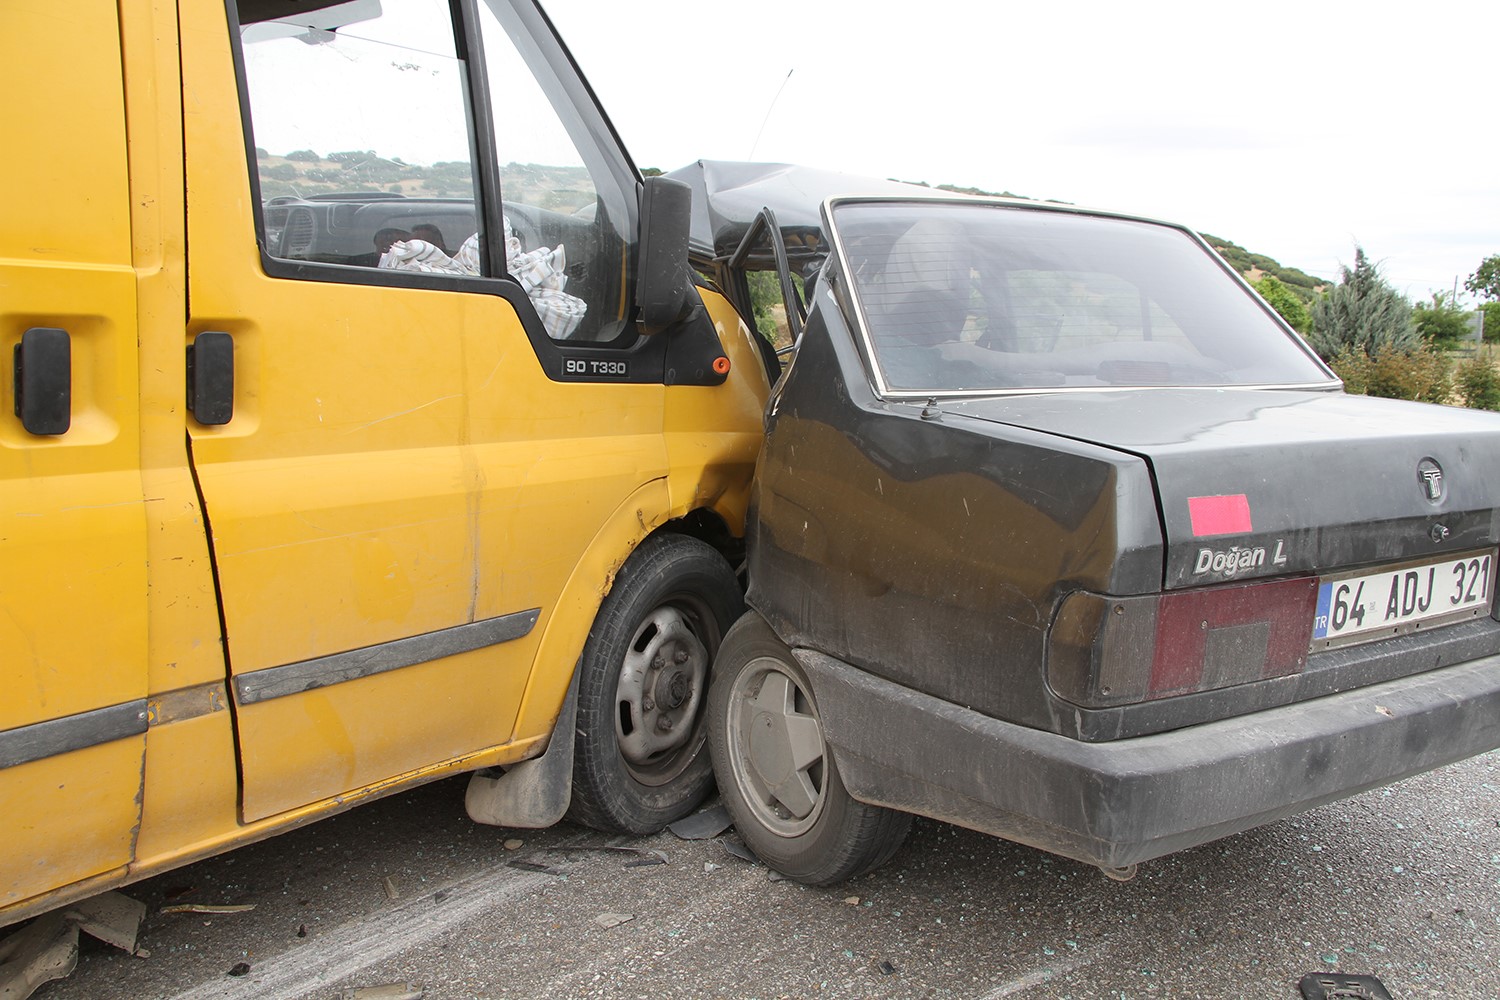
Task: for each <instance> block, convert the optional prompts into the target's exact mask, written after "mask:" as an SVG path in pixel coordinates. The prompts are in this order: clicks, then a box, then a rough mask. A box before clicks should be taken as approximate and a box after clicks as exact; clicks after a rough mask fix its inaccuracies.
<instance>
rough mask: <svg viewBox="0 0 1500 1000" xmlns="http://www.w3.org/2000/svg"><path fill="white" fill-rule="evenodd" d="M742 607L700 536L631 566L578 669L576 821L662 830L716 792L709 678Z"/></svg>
mask: <svg viewBox="0 0 1500 1000" xmlns="http://www.w3.org/2000/svg"><path fill="white" fill-rule="evenodd" d="M744 608H745V601H744V595H743V594H742V592H741V590H740V586H739V582H738V581H737V580H736V579H735V576H734V571H733V570H732V569H730V567H729V563H728V562H726V561H725V559H724V557H723V556H722V555H720V554H719V552H718V551H717V550H716V549H714V548H713V547H712V546H710V545H708V544H706V543H704V542H702V541H699V540H698V539H696V538H692V537H690V536H687V535H677V534H661V535H655V536H653V537H651V538H648V539H647V540H646V541H645V542H643V543H642V544H641V546H640V548H638V549H637V550H636V551H635V553H634V554H633V555H632V556H631V557H630V558H629V559H628V560H627V561H626V563H625V565H624V567H622V568H621V570H620V572H619V574H618V575H617V576H616V577H615V580H614V585H613V586H612V587H611V588H610V592H609V594H608V595H606V596H605V598H604V602H603V603H602V604H601V605H600V607H599V614H598V616H597V617H596V618H595V619H594V627H593V628H592V629H590V631H589V637H588V641H587V642H586V643H585V645H584V650H583V658H582V660H581V661H580V663H579V670H580V671H581V674H580V676H579V685H578V720H577V726H576V738H575V744H574V755H573V800H572V804H571V806H570V807H569V809H568V818H569V819H571V820H573V821H574V822H577V823H582V824H584V825H585V826H591V827H593V828H594V829H596V830H603V831H605V832H609V833H631V834H637V835H640V834H649V833H655V832H656V831H658V830H660V829H662V827H664V826H666V825H667V824H668V823H671V822H673V821H674V820H678V819H681V818H682V817H683V816H686V815H687V814H688V813H689V812H691V811H692V810H693V808H694V807H695V806H697V805H698V803H700V802H702V801H703V799H704V798H705V797H706V796H707V795H708V792H709V790H710V789H711V788H712V787H713V767H712V765H711V764H710V763H709V758H708V750H707V740H706V736H705V727H704V720H705V718H706V712H705V706H706V704H707V702H708V686H709V676H710V669H711V667H712V664H713V658H714V655H715V654H716V653H717V652H718V649H719V643H720V641H721V640H722V639H723V637H724V633H725V632H727V631H728V630H729V626H730V625H732V624H733V623H734V621H735V619H736V618H737V617H738V616H739V615H740V614H741V613H742V612H743V611H744Z"/></svg>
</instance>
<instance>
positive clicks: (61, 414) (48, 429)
mask: <svg viewBox="0 0 1500 1000" xmlns="http://www.w3.org/2000/svg"><path fill="white" fill-rule="evenodd" d="M13 363H14V365H15V395H16V416H18V417H20V418H21V426H22V427H24V428H26V430H27V431H28V432H29V433H31V434H36V435H38V436H52V435H58V434H66V433H68V428H69V427H70V426H72V422H73V416H72V411H73V341H72V339H71V338H70V337H69V336H68V331H67V330H58V329H55V328H52V327H44V326H34V327H32V328H31V329H30V330H27V331H26V332H25V333H23V334H21V342H20V343H19V344H17V345H16V349H15V354H14V362H13Z"/></svg>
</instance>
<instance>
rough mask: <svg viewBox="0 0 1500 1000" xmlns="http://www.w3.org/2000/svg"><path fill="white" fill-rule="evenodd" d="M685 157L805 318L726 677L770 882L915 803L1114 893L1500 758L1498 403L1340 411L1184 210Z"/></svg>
mask: <svg viewBox="0 0 1500 1000" xmlns="http://www.w3.org/2000/svg"><path fill="white" fill-rule="evenodd" d="M680 173H681V172H680ZM686 173H687V174H688V176H686V178H685V179H687V180H688V181H689V183H690V184H693V185H694V186H695V188H696V189H697V192H698V195H699V205H698V207H697V208H696V209H695V211H696V212H697V213H698V220H699V221H701V222H703V226H702V228H701V229H700V231H699V233H698V238H697V241H696V250H697V264H698V266H699V269H700V270H703V271H705V272H707V273H709V274H711V275H713V276H714V277H716V278H717V279H718V280H719V281H720V282H721V283H723V284H725V285H726V286H728V287H729V288H730V289H731V290H732V291H734V292H735V293H736V294H738V295H739V296H740V297H741V298H742V299H743V298H744V296H745V294H746V289H747V287H748V285H747V281H748V280H751V279H749V278H748V276H747V275H746V274H745V273H744V272H745V271H746V270H747V269H751V268H753V267H756V266H761V267H768V268H771V269H772V271H773V272H775V273H777V280H778V281H779V283H780V285H781V287H782V289H783V290H784V293H785V303H784V305H785V309H786V310H787V316H788V319H789V322H790V323H791V324H792V326H793V328H794V332H796V333H797V334H798V337H797V342H796V346H795V349H794V350H793V351H792V352H791V353H790V354H789V355H788V357H787V364H786V368H785V371H784V372H783V373H782V375H781V378H780V381H779V383H778V384H777V386H776V388H775V391H774V393H773V397H772V400H771V403H770V405H769V408H768V411H767V414H766V435H765V443H764V446H763V449H762V452H761V456H760V464H759V468H758V471H757V474H756V476H757V478H756V483H755V489H754V494H753V500H752V504H753V506H752V510H751V528H750V535H749V551H748V562H747V565H748V574H749V577H748V578H749V591H748V604H749V606H750V607H751V609H752V610H751V611H750V613H749V614H747V615H746V617H745V618H743V619H741V620H740V622H739V623H738V624H737V625H736V626H735V627H734V629H733V630H732V631H731V632H730V634H729V635H728V636H727V637H726V639H725V641H724V643H723V645H722V647H721V649H720V651H719V654H718V658H717V661H716V664H715V667H714V672H713V680H712V687H711V691H710V696H709V713H710V714H709V721H708V725H709V741H710V748H711V751H712V754H713V758H714V767H715V771H716V774H717V776H718V780H719V787H720V791H721V793H722V795H723V797H724V799H725V801H726V803H727V805H728V807H729V809H730V811H731V813H732V815H733V817H734V820H735V822H736V825H737V827H738V829H739V831H740V833H741V835H742V836H743V837H744V839H745V841H746V842H747V844H749V846H750V847H752V848H753V849H754V850H755V851H756V853H757V854H759V855H760V857H761V858H762V859H763V860H764V861H766V862H767V863H768V864H770V865H771V866H772V867H774V868H777V869H779V870H780V871H782V872H784V873H785V874H787V875H788V876H791V877H793V878H796V879H799V880H801V881H804V882H809V883H817V884H824V883H829V882H834V881H838V880H840V879H844V878H848V877H850V876H852V875H855V874H858V873H860V872H863V871H866V870H869V869H870V868H872V867H874V866H876V865H878V864H880V863H882V862H883V861H884V860H886V859H887V858H888V857H890V855H891V854H892V853H893V852H894V851H895V849H896V848H897V847H898V846H899V844H900V842H901V840H902V838H903V837H904V836H905V833H906V830H907V828H908V826H909V824H910V816H911V814H920V815H925V816H931V817H936V818H938V819H941V820H945V821H948V822H952V823H957V824H960V825H963V826H966V827H971V828H973V829H976V830H981V831H984V832H987V833H991V834H994V835H996V836H1000V837H1005V838H1008V839H1010V840H1014V841H1018V842H1021V843H1024V844H1029V845H1032V846H1035V847H1038V848H1041V849H1043V850H1047V851H1052V852H1056V853H1058V854H1061V855H1064V856H1067V857H1071V858H1075V859H1078V860H1081V861H1085V862H1088V863H1092V864H1095V865H1098V866H1100V867H1102V868H1104V869H1105V870H1106V871H1107V872H1113V873H1115V874H1117V875H1119V876H1122V877H1123V876H1127V875H1128V874H1129V873H1131V872H1132V871H1133V870H1134V866H1135V865H1136V864H1137V863H1139V862H1142V861H1147V860H1150V859H1152V858H1156V857H1160V856H1162V855H1164V854H1167V853H1170V852H1173V851H1177V850H1181V849H1183V848H1188V847H1192V846H1194V845H1197V844H1201V843H1204V842H1206V841H1210V840H1213V839H1215V838H1218V837H1223V836H1226V835H1228V834H1232V833H1235V832H1238V831H1242V830H1245V829H1248V828H1250V827H1253V826H1256V825H1259V824H1262V823H1266V822H1270V821H1273V820H1276V819H1279V818H1282V817H1285V816H1288V815H1291V814H1293V813H1296V812H1298V811H1301V810H1304V809H1308V808H1311V807H1313V806H1317V805H1319V804H1322V803H1327V802H1330V801H1333V800H1336V799H1339V798H1342V797H1345V796H1348V795H1352V794H1354V793H1356V792H1359V791H1361V790H1364V789H1368V788H1371V787H1374V786H1378V785H1381V784H1385V783H1388V782H1392V781H1396V780H1398V779H1401V778H1403V777H1406V776H1409V775H1412V774H1416V773H1418V772H1421V771H1425V770H1428V769H1431V768H1434V767H1438V766H1441V765H1443V764H1447V763H1449V762H1452V761H1455V760H1458V759H1461V758H1463V757H1466V756H1469V755H1471V754H1475V753H1480V752H1483V751H1487V750H1490V749H1493V748H1495V747H1496V746H1500V617H1497V610H1496V600H1495V580H1496V548H1497V543H1500V508H1497V503H1500V416H1496V415H1495V414H1489V413H1480V412H1472V411H1467V410H1462V409H1456V408H1450V407H1442V406H1430V405H1422V404H1416V403H1407V402H1402V401H1394V400H1385V399H1373V398H1366V397H1359V396H1350V395H1346V394H1345V393H1344V392H1343V391H1342V387H1341V385H1340V383H1339V381H1338V379H1337V378H1336V377H1335V376H1334V375H1333V373H1332V372H1330V371H1329V369H1328V368H1326V367H1325V366H1324V365H1323V364H1322V363H1321V362H1320V361H1319V360H1318V358H1317V357H1316V356H1315V355H1314V354H1313V353H1312V352H1311V351H1310V350H1309V349H1308V348H1307V346H1306V345H1305V344H1304V343H1303V342H1302V341H1301V339H1300V338H1299V337H1298V336H1297V335H1296V333H1294V332H1293V331H1292V330H1290V329H1289V328H1288V327H1287V326H1286V325H1285V324H1284V323H1283V322H1281V320H1280V319H1279V318H1278V316H1277V315H1276V313H1275V312H1273V311H1272V310H1271V309H1270V308H1269V307H1267V305H1266V304H1265V303H1264V302H1263V301H1262V300H1261V299H1260V298H1259V297H1258V296H1257V295H1256V294H1255V293H1254V291H1253V290H1251V289H1250V288H1249V287H1248V286H1247V285H1246V284H1245V283H1244V282H1243V281H1242V280H1241V279H1240V278H1239V277H1238V276H1237V275H1236V274H1235V273H1234V272H1233V271H1232V270H1230V269H1229V268H1228V267H1227V266H1226V265H1225V264H1224V263H1223V261H1221V260H1220V259H1219V258H1218V257H1217V256H1216V255H1215V254H1214V252H1213V251H1212V250H1211V249H1210V248H1209V247H1208V246H1207V245H1206V244H1205V243H1204V242H1203V241H1202V239H1200V238H1199V237H1198V236H1196V235H1194V234H1193V233H1192V232H1190V231H1188V230H1186V229H1182V228H1180V227H1176V226H1172V225H1166V224H1163V223H1160V222H1154V221H1149V220H1144V219H1138V218H1131V217H1124V216H1119V215H1112V214H1107V213H1099V212H1091V211H1083V210H1079V209H1076V208H1073V207H1069V206H1061V205H1052V204H1041V203H1029V202H1018V201H1005V200H982V199H972V198H957V197H946V198H945V197H933V196H932V195H931V194H929V193H924V192H920V191H917V192H913V193H903V192H900V191H896V190H894V189H887V188H883V189H882V190H881V191H880V192H879V193H877V194H873V195H850V196H834V197H824V195H826V194H829V193H831V192H836V186H835V185H834V182H833V181H832V180H831V179H830V178H829V177H828V176H827V175H811V176H809V175H807V174H806V173H805V172H799V171H797V170H795V169H793V168H766V167H764V166H760V165H756V166H751V165H724V164H711V163H710V164H698V165H695V167H694V168H690V169H689V171H687V172H686ZM757 201H761V202H763V204H764V207H765V208H766V211H764V212H759V213H756V212H751V211H747V210H746V206H747V205H753V204H754V203H755V202H757ZM814 206H816V212H814V211H813V208H814Z"/></svg>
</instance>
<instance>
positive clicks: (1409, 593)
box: [1313, 549, 1495, 649]
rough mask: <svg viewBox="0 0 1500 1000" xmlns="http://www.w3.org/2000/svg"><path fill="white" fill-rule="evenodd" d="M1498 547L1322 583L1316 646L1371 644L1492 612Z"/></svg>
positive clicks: (1318, 647)
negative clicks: (1353, 643)
mask: <svg viewBox="0 0 1500 1000" xmlns="http://www.w3.org/2000/svg"><path fill="white" fill-rule="evenodd" d="M1494 579H1495V551H1494V550H1493V549H1491V550H1490V551H1488V552H1470V553H1468V554H1466V555H1462V556H1449V557H1447V558H1444V559H1436V560H1424V561H1422V562H1419V563H1404V564H1402V565H1400V566H1391V567H1387V568H1385V569H1379V570H1374V571H1372V572H1364V573H1358V574H1350V575H1341V576H1335V577H1325V578H1324V579H1322V580H1320V581H1319V583H1318V610H1317V612H1316V613H1315V614H1314V617H1313V648H1314V649H1324V648H1327V647H1329V646H1338V645H1343V644H1345V643H1351V642H1369V641H1371V640H1372V639H1384V638H1386V637H1387V636H1392V635H1402V634H1404V633H1406V632H1415V631H1417V630H1418V629H1424V628H1432V627H1433V626H1435V625H1443V624H1447V623H1448V622H1454V621H1464V620H1467V619H1471V618H1479V617H1481V616H1482V615H1485V614H1488V613H1489V610H1490V606H1491V604H1492V603H1493V600H1494V596H1493V595H1494Z"/></svg>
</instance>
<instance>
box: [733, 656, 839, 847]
mask: <svg viewBox="0 0 1500 1000" xmlns="http://www.w3.org/2000/svg"><path fill="white" fill-rule="evenodd" d="M727 714H728V718H727V719H726V720H725V721H726V725H727V732H726V734H725V735H726V736H727V737H728V738H727V740H726V741H725V742H726V743H727V745H728V748H729V762H730V766H731V769H732V771H733V774H734V780H735V782H736V783H737V784H738V785H739V787H740V791H741V792H742V793H743V794H744V797H745V800H746V801H747V802H748V803H749V805H750V808H751V809H752V810H753V811H754V812H755V818H756V819H757V820H758V821H759V822H760V823H761V824H762V825H763V826H765V828H766V829H768V830H770V831H771V832H772V833H775V834H776V835H778V836H781V837H797V836H800V835H802V834H804V833H806V832H807V831H808V830H809V829H811V828H812V826H813V824H814V823H816V822H817V821H818V817H819V816H821V815H822V814H823V806H824V804H825V802H826V800H827V796H826V794H825V780H826V761H827V753H828V749H827V744H826V743H825V742H824V740H823V724H822V723H821V722H820V721H819V719H818V716H817V711H816V709H815V708H814V707H813V703H812V699H811V698H810V697H809V696H808V692H807V691H806V690H805V689H804V688H803V687H802V685H801V684H800V683H799V682H798V681H797V679H796V678H794V677H792V676H791V675H790V674H787V673H786V672H785V671H783V670H782V669H781V668H780V665H779V664H778V663H777V661H776V660H774V659H772V658H769V657H761V658H759V659H756V660H752V661H751V662H750V663H749V664H747V665H746V667H745V669H744V670H742V671H741V672H740V675H739V677H738V678H736V679H735V683H734V688H733V690H732V691H731V692H730V699H729V711H728V713H727Z"/></svg>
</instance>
